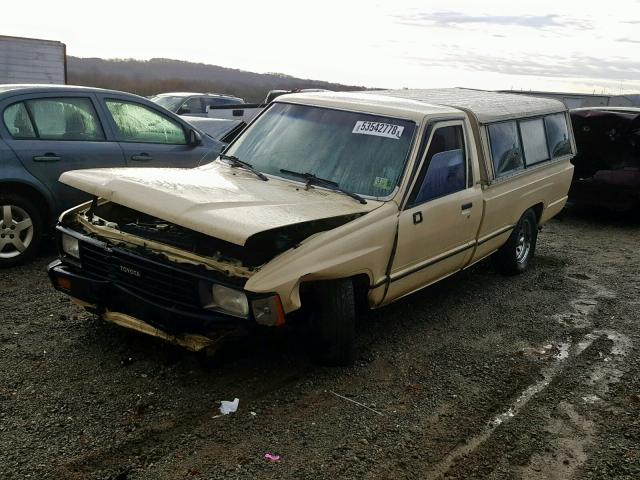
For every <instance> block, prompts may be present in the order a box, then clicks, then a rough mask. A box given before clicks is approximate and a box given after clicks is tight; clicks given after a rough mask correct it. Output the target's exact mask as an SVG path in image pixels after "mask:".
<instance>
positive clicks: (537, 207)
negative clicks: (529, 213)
mask: <svg viewBox="0 0 640 480" xmlns="http://www.w3.org/2000/svg"><path fill="white" fill-rule="evenodd" d="M529 209H530V210H533V213H535V214H536V222H537V223H538V225H539V224H540V219H541V218H542V213H543V212H544V203H542V202H539V203H536V204H535V205H532V206H531V207H529ZM522 214H523V215H524V212H522Z"/></svg>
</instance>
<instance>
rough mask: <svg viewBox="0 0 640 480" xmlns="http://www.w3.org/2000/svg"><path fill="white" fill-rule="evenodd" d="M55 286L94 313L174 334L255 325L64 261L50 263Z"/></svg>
mask: <svg viewBox="0 0 640 480" xmlns="http://www.w3.org/2000/svg"><path fill="white" fill-rule="evenodd" d="M48 273H49V279H50V280H51V283H52V284H53V286H54V288H55V289H56V290H58V291H60V292H62V293H65V294H67V295H69V296H71V297H73V298H74V299H76V300H79V301H80V302H82V303H83V304H84V305H85V307H86V308H87V309H88V310H89V311H92V312H93V313H96V314H99V315H104V314H106V313H112V312H118V313H121V314H124V315H126V316H129V317H133V318H135V319H138V320H141V321H143V322H144V323H147V324H149V325H152V326H153V327H155V328H157V329H159V330H161V331H163V332H166V333H167V334H170V335H182V334H184V333H185V332H189V333H193V334H201V335H205V336H211V335H216V336H217V335H219V334H220V332H221V331H224V330H228V331H242V330H244V331H248V330H250V329H251V328H252V326H254V325H255V322H253V321H251V319H242V318H236V317H233V316H231V315H225V314H223V313H218V312H213V311H209V310H205V309H204V308H201V307H196V306H194V308H181V307H180V306H175V305H169V304H167V303H163V302H162V301H155V300H154V299H151V298H148V297H146V296H144V295H140V294H137V293H135V292H134V291H133V290H132V289H130V288H127V287H126V286H124V285H121V284H119V283H118V282H116V281H112V280H109V279H101V278H95V277H92V276H90V275H88V274H86V273H84V272H83V271H82V270H81V269H78V268H76V267H74V266H72V265H66V264H64V263H63V262H62V261H60V260H56V261H54V262H52V263H51V264H50V265H49V266H48Z"/></svg>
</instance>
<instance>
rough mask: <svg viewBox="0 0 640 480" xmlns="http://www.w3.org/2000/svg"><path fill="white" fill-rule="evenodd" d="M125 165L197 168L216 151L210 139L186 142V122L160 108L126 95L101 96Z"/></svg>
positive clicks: (214, 154) (187, 126)
mask: <svg viewBox="0 0 640 480" xmlns="http://www.w3.org/2000/svg"><path fill="white" fill-rule="evenodd" d="M103 102H104V104H103V105H104V110H105V112H106V114H107V115H109V119H110V122H111V123H112V126H113V129H114V131H115V132H116V136H117V138H118V140H119V143H120V146H121V148H122V151H123V152H124V156H125V159H126V162H127V165H128V166H131V167H184V168H191V167H197V166H198V165H201V164H203V163H206V162H209V161H211V160H213V159H214V158H215V157H216V156H217V153H218V150H219V149H218V150H216V148H215V146H214V145H213V142H210V141H209V140H208V139H204V138H203V139H202V142H201V143H200V144H194V145H190V144H189V137H188V131H189V128H190V127H189V125H188V124H187V123H183V122H181V121H179V120H178V119H176V118H173V117H171V116H170V115H167V114H165V113H164V112H162V111H161V109H160V108H156V107H155V106H152V105H146V104H143V103H141V102H136V101H135V100H131V99H128V98H126V99H125V98H117V97H108V96H105V97H103Z"/></svg>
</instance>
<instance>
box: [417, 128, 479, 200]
mask: <svg viewBox="0 0 640 480" xmlns="http://www.w3.org/2000/svg"><path fill="white" fill-rule="evenodd" d="M466 171H467V167H466V155H465V146H464V132H463V130H462V126H461V125H453V126H449V127H440V128H438V129H436V130H435V131H434V132H433V135H432V137H431V143H430V144H429V150H427V155H426V157H425V159H424V162H423V164H422V168H421V170H420V174H419V175H418V178H417V180H416V184H415V187H414V189H413V192H412V193H411V197H410V198H409V205H410V206H413V205H418V204H421V203H424V202H426V201H429V200H433V199H435V198H439V197H443V196H445V195H449V194H450V193H454V192H458V191H460V190H464V189H465V188H466V184H467V180H466Z"/></svg>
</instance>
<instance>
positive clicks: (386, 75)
mask: <svg viewBox="0 0 640 480" xmlns="http://www.w3.org/2000/svg"><path fill="white" fill-rule="evenodd" d="M0 34H4V35H15V36H26V37H37V38H48V39H54V40H60V41H62V42H64V43H66V44H67V52H68V54H69V55H75V56H80V57H103V58H138V59H149V58H152V57H165V58H175V59H180V60H189V61H195V62H203V63H209V64H215V65H221V66H225V67H233V68H240V69H244V70H251V71H256V72H280V73H286V74H290V75H295V76H300V77H304V78H313V79H319V80H330V81H337V82H343V83H349V84H356V85H365V86H369V87H417V88H419V87H426V88H428V87H449V86H464V87H475V88H489V89H501V88H516V89H524V90H530V89H533V90H569V91H583V92H590V93H591V92H593V91H595V92H596V93H600V92H602V91H603V90H604V91H606V92H608V93H621V92H622V93H631V92H640V55H639V54H640V0H617V1H608V2H606V1H599V2H590V1H585V0H583V1H574V0H562V1H560V0H536V1H535V2H533V1H514V0H510V1H507V2H504V1H492V0H484V1H482V2H474V1H466V2H461V1H452V0H446V1H441V0H435V1H425V0H422V1H413V0H386V1H381V2H378V1H359V0H341V1H332V0H321V1H318V0H316V1H312V2H306V1H304V0H297V1H275V0H274V1H255V2H254V1H248V0H235V1H234V0H225V1H212V0H210V1H192V0H183V1H182V2H161V1H154V2H147V1H133V0H129V1H120V0H112V1H104V0H103V1H100V2H96V1H93V0H84V1H51V0H45V1H42V0H23V1H21V2H13V1H12V2H3V5H2V15H1V16H0Z"/></svg>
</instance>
